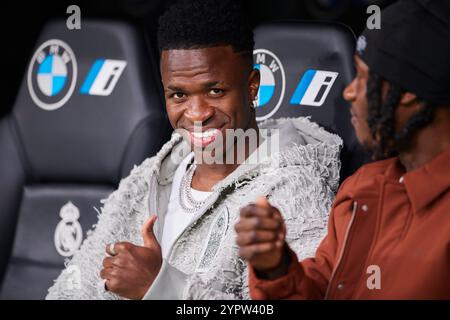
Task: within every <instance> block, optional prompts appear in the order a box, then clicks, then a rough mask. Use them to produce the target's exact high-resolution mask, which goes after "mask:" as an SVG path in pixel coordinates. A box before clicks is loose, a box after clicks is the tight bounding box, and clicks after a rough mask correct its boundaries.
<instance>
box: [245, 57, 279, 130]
mask: <svg viewBox="0 0 450 320" xmlns="http://www.w3.org/2000/svg"><path fill="white" fill-rule="evenodd" d="M253 61H254V68H255V69H257V70H259V73H260V76H261V78H260V86H259V91H258V95H257V96H256V99H255V101H254V103H255V107H256V120H257V121H261V120H265V119H268V118H270V117H271V116H272V115H274V114H275V113H276V112H277V110H278V109H279V108H280V106H281V102H282V101H283V97H284V90H285V83H286V77H285V74H284V68H283V65H282V64H281V61H280V59H278V57H277V56H276V55H275V54H274V53H273V52H271V51H269V50H266V49H256V50H255V51H253Z"/></svg>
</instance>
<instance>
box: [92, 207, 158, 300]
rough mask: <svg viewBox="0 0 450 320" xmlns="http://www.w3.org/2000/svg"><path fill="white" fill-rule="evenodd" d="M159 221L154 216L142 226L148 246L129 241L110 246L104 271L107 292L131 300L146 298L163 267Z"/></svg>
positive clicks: (107, 249) (101, 275) (145, 242)
mask: <svg viewBox="0 0 450 320" xmlns="http://www.w3.org/2000/svg"><path fill="white" fill-rule="evenodd" d="M156 219H157V216H156V215H153V216H152V217H150V219H148V221H147V222H146V223H145V224H144V226H143V227H142V230H141V235H142V238H143V240H144V246H136V245H134V244H132V243H129V242H117V243H114V244H109V245H107V246H106V253H107V254H108V256H107V257H106V258H105V259H103V269H102V270H101V271H100V277H101V278H102V279H103V280H105V289H106V290H108V291H111V292H113V293H115V294H117V295H119V296H121V297H124V298H128V299H142V298H143V297H144V295H145V293H146V292H147V291H148V289H149V288H150V286H151V285H152V283H153V281H154V280H155V278H156V276H157V275H158V272H159V269H160V268H161V264H162V254H161V247H160V245H159V243H158V241H157V240H156V237H155V234H154V233H153V226H154V224H155V221H156Z"/></svg>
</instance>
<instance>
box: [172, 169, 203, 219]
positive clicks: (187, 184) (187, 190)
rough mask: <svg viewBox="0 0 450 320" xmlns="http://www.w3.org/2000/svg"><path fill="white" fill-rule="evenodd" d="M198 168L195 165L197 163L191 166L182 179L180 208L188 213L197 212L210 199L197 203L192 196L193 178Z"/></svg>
mask: <svg viewBox="0 0 450 320" xmlns="http://www.w3.org/2000/svg"><path fill="white" fill-rule="evenodd" d="M196 168H197V166H196V165H195V163H193V164H191V165H190V166H189V168H188V169H187V170H186V172H185V174H184V175H183V178H182V179H181V185H180V193H179V198H180V206H181V208H183V210H184V211H186V212H187V213H195V212H197V211H198V210H199V209H200V208H201V207H202V206H203V205H204V204H205V202H206V200H207V199H208V198H209V197H208V198H206V199H205V200H203V201H197V200H195V199H194V197H193V196H192V192H191V185H192V177H193V176H194V173H195V169H196Z"/></svg>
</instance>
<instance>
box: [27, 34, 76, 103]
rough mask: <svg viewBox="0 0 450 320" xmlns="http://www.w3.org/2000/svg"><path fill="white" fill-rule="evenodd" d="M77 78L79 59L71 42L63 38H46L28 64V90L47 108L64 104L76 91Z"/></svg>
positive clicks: (35, 100) (34, 99) (37, 101)
mask: <svg viewBox="0 0 450 320" xmlns="http://www.w3.org/2000/svg"><path fill="white" fill-rule="evenodd" d="M76 81H77V61H76V59H75V55H74V53H73V51H72V49H71V48H70V47H69V45H68V44H67V43H65V42H63V41H61V40H58V39H52V40H48V41H46V42H44V43H43V44H41V45H40V46H39V48H38V49H37V50H36V52H35V53H34V55H33V57H32V58H31V62H30V65H29V67H28V77H27V82H28V91H29V92H30V96H31V98H32V99H33V101H34V103H36V105H37V106H38V107H40V108H42V109H44V110H48V111H51V110H56V109H58V108H61V107H62V106H63V105H64V104H65V103H66V102H67V101H68V100H69V99H70V96H71V95H72V93H73V91H74V89H75V84H76Z"/></svg>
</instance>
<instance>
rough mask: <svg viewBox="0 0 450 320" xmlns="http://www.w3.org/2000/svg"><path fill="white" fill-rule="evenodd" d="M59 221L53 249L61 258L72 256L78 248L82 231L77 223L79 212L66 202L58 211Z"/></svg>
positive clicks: (70, 203)
mask: <svg viewBox="0 0 450 320" xmlns="http://www.w3.org/2000/svg"><path fill="white" fill-rule="evenodd" d="M59 216H60V217H61V219H62V220H61V221H60V222H59V223H58V225H57V226H56V230H55V248H56V251H58V253H59V254H60V255H62V256H63V257H70V256H72V255H73V254H74V253H75V251H76V250H77V249H78V248H79V247H80V245H81V241H82V239H83V231H82V229H81V225H80V223H79V222H78V218H79V217H80V210H78V208H77V207H76V206H75V205H74V204H73V203H72V202H70V201H69V202H67V203H66V204H65V205H64V206H63V207H62V208H61V210H60V211H59Z"/></svg>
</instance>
